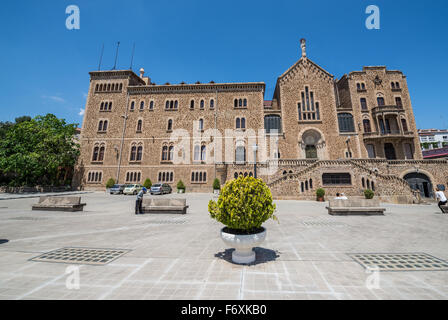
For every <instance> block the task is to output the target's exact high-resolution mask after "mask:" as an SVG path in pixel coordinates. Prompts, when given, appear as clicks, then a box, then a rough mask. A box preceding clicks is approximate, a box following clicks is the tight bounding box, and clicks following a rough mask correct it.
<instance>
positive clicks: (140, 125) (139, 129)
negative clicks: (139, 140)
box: [137, 120, 143, 132]
mask: <svg viewBox="0 0 448 320" xmlns="http://www.w3.org/2000/svg"><path fill="white" fill-rule="evenodd" d="M142 125H143V121H142V120H138V122H137V132H142Z"/></svg>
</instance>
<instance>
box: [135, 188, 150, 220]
mask: <svg viewBox="0 0 448 320" xmlns="http://www.w3.org/2000/svg"><path fill="white" fill-rule="evenodd" d="M146 191H147V190H146V188H145V187H143V188H142V190H140V192H139V193H138V194H137V200H136V201H135V214H143V208H142V203H143V195H144V194H145V193H146Z"/></svg>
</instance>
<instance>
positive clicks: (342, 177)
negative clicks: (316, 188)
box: [322, 172, 352, 186]
mask: <svg viewBox="0 0 448 320" xmlns="http://www.w3.org/2000/svg"><path fill="white" fill-rule="evenodd" d="M322 182H323V184H324V185H325V186H328V185H351V184H352V176H351V175H350V173H345V172H344V173H333V172H332V173H324V174H322Z"/></svg>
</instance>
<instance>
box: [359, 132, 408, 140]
mask: <svg viewBox="0 0 448 320" xmlns="http://www.w3.org/2000/svg"><path fill="white" fill-rule="evenodd" d="M413 137H414V133H413V132H412V131H405V132H401V131H400V130H386V131H384V132H365V133H364V139H383V138H413Z"/></svg>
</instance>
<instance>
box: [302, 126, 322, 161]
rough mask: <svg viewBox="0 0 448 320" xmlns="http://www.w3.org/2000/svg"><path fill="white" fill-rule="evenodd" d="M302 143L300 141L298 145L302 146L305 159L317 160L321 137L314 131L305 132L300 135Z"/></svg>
mask: <svg viewBox="0 0 448 320" xmlns="http://www.w3.org/2000/svg"><path fill="white" fill-rule="evenodd" d="M301 140H302V141H300V145H301V146H302V150H303V151H304V153H305V154H304V155H305V158H306V159H318V158H319V154H318V153H319V152H318V149H319V146H320V144H322V143H320V142H321V135H320V133H319V132H318V131H316V130H312V129H311V130H307V131H305V132H304V133H303V135H302V139H301Z"/></svg>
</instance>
